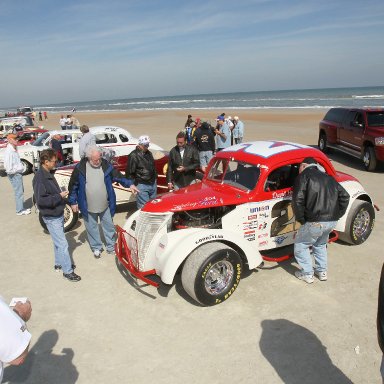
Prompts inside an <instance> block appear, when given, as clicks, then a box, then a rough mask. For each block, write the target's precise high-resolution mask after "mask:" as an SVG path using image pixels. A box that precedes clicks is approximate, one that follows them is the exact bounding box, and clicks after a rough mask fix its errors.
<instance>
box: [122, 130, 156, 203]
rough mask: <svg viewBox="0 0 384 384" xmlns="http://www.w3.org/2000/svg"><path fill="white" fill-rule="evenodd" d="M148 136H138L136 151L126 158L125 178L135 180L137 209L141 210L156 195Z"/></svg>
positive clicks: (154, 168)
mask: <svg viewBox="0 0 384 384" xmlns="http://www.w3.org/2000/svg"><path fill="white" fill-rule="evenodd" d="M150 142H151V140H150V138H149V136H140V137H139V141H138V145H137V146H136V149H135V150H133V151H132V152H131V153H130V154H129V156H128V163H127V168H126V171H125V176H126V177H130V178H132V179H133V180H135V185H136V186H137V189H138V195H137V199H136V205H137V209H141V208H142V207H144V205H145V204H146V203H147V202H148V201H149V200H151V199H154V198H155V197H156V193H157V183H156V179H157V172H156V167H155V160H154V158H153V156H152V153H151V152H150V151H149V149H148V148H149V144H150Z"/></svg>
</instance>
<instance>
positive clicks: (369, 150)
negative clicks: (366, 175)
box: [363, 147, 377, 172]
mask: <svg viewBox="0 0 384 384" xmlns="http://www.w3.org/2000/svg"><path fill="white" fill-rule="evenodd" d="M363 162H364V167H365V169H366V170H367V171H370V172H371V171H374V170H375V169H376V166H377V159H376V154H375V150H374V149H373V147H365V148H364V154H363Z"/></svg>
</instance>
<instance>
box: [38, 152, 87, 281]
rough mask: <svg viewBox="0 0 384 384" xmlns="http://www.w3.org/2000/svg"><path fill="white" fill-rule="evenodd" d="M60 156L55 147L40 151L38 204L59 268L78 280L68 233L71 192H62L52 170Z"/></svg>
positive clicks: (71, 278) (57, 269)
mask: <svg viewBox="0 0 384 384" xmlns="http://www.w3.org/2000/svg"><path fill="white" fill-rule="evenodd" d="M56 161H57V155H56V152H55V151H54V150H53V149H52V148H49V149H44V150H43V151H41V153H40V169H39V170H38V171H37V172H36V175H35V177H34V178H33V181H32V184H33V193H34V196H35V200H36V204H37V207H38V208H39V210H40V213H41V215H42V217H43V221H44V223H45V224H46V226H47V229H48V231H49V233H50V235H51V237H52V240H53V249H54V254H55V266H54V269H55V271H57V272H59V271H60V270H62V271H63V277H64V278H65V279H67V280H69V281H72V282H77V281H80V280H81V278H80V276H79V275H77V274H76V273H75V272H74V271H73V270H74V268H75V265H74V264H72V260H71V256H70V255H69V248H68V242H67V239H66V237H65V233H64V207H65V198H66V197H67V195H68V191H62V190H61V189H60V187H59V184H58V183H57V181H56V179H55V176H54V175H53V173H52V171H53V169H54V168H55V166H56Z"/></svg>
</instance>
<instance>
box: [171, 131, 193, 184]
mask: <svg viewBox="0 0 384 384" xmlns="http://www.w3.org/2000/svg"><path fill="white" fill-rule="evenodd" d="M199 166H200V161H199V152H198V150H197V148H196V147H195V146H194V145H187V140H186V137H185V133H184V132H179V133H178V134H177V136H176V146H175V147H173V148H172V149H171V151H170V152H169V161H168V169H167V182H168V189H176V190H177V189H179V188H183V187H186V186H187V185H189V184H191V183H192V182H193V181H194V180H195V179H196V170H197V168H199Z"/></svg>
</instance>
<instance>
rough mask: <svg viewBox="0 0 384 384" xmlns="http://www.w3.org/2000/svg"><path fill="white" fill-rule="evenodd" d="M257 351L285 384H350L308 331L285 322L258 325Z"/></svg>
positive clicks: (269, 322) (263, 322) (272, 321)
mask: <svg viewBox="0 0 384 384" xmlns="http://www.w3.org/2000/svg"><path fill="white" fill-rule="evenodd" d="M261 326H262V330H263V331H262V335H261V339H260V350H261V352H262V353H263V355H264V356H265V358H266V359H267V360H268V361H269V363H270V364H271V365H272V366H273V368H274V369H275V371H276V372H277V374H278V375H279V376H280V378H281V380H282V382H283V383H285V384H297V383H311V384H323V383H337V384H352V381H351V380H350V379H348V377H347V376H345V375H344V373H343V372H341V371H340V369H339V368H337V367H336V366H335V365H334V364H333V363H332V360H331V359H330V358H329V356H328V353H327V349H326V347H325V346H324V345H323V344H322V343H321V341H320V340H319V339H318V338H317V336H316V335H315V334H314V333H312V332H311V331H309V330H308V329H306V328H304V327H302V326H300V325H298V324H295V323H292V322H291V321H288V320H285V319H277V320H264V321H262V322H261Z"/></svg>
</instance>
